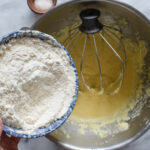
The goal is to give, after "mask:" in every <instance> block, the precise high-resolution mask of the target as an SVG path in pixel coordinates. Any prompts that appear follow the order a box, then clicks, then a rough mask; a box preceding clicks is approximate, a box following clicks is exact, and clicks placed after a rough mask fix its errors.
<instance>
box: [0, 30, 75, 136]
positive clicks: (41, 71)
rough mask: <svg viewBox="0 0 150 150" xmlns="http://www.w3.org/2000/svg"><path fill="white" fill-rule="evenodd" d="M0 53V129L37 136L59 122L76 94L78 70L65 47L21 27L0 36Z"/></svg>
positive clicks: (71, 106) (64, 117)
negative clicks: (0, 123) (18, 29)
mask: <svg viewBox="0 0 150 150" xmlns="http://www.w3.org/2000/svg"><path fill="white" fill-rule="evenodd" d="M16 41H17V42H16ZM15 43H17V44H16V45H17V46H16V45H15ZM26 43H27V44H26ZM20 45H21V46H20ZM30 45H31V47H30ZM33 45H34V46H33ZM45 45H47V47H46V46H45ZM49 45H51V47H52V49H49ZM51 47H50V48H51ZM26 51H27V52H26ZM53 53H54V54H53ZM57 55H58V56H57ZM59 55H60V56H59ZM0 57H1V58H0V78H1V79H0V84H1V89H0V94H1V95H2V98H1V101H5V100H6V102H5V105H4V104H3V102H0V117H1V118H2V120H3V122H4V126H3V130H4V131H5V132H6V133H7V134H8V135H12V136H16V137H20V138H37V137H41V136H44V135H46V134H48V133H50V132H52V131H54V130H56V129H57V128H58V127H60V126H61V125H62V124H63V123H64V122H65V120H66V119H67V118H68V117H69V115H70V114H71V112H72V110H73V108H74V105H75V103H76V99H77V95H78V75H77V70H76V67H75V65H74V62H73V60H72V58H71V56H70V54H69V53H68V52H67V50H66V49H65V48H64V47H63V46H62V45H61V44H60V43H59V42H58V41H56V40H55V39H54V38H53V37H52V36H50V35H47V34H45V33H42V32H39V31H34V30H22V31H16V32H12V33H10V34H8V35H7V36H4V37H2V38H1V40H0ZM61 61H62V64H61ZM57 68H58V70H57ZM2 69H3V71H2ZM15 69H16V70H15ZM70 69H71V71H70ZM64 70H65V72H64ZM63 73H64V74H63ZM4 75H5V76H4ZM56 77H57V78H56ZM4 81H5V83H3V82H4ZM5 84H6V85H5ZM66 95H69V96H66ZM18 99H19V100H18ZM69 99H70V100H69ZM51 106H52V107H51ZM3 107H4V108H3ZM57 109H58V110H57ZM5 110H6V111H5ZM35 111H36V112H35ZM54 112H55V113H54ZM33 116H34V117H33ZM49 118H50V119H49ZM38 119H39V120H38ZM42 123H43V124H42ZM32 127H33V128H32Z"/></svg>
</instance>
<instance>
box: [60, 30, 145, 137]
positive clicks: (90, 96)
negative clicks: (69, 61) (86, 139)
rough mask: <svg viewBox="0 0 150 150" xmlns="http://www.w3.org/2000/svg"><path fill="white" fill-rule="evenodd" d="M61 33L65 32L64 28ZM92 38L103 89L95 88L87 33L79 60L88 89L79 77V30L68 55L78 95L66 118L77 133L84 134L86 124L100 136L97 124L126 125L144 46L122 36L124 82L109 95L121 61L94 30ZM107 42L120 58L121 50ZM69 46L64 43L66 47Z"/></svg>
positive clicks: (94, 61) (93, 57)
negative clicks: (76, 79)
mask: <svg viewBox="0 0 150 150" xmlns="http://www.w3.org/2000/svg"><path fill="white" fill-rule="evenodd" d="M66 30H67V29H66ZM64 31H65V30H64ZM65 33H67V32H66V31H65ZM117 34H118V33H117ZM118 35H119V34H118ZM59 38H60V39H59ZM59 38H57V39H58V40H59V41H60V42H62V41H63V40H62V37H59ZM95 38H96V43H97V48H98V53H99V58H100V62H101V69H102V75H103V82H104V83H103V84H104V93H103V94H100V92H99V91H100V84H101V83H100V79H99V70H98V63H97V59H96V54H95V49H94V43H93V39H92V35H91V36H89V37H88V40H87V45H86V50H85V57H84V61H83V74H84V77H85V81H86V82H87V83H88V85H89V86H90V87H91V90H88V89H87V88H86V87H85V85H84V83H83V81H82V78H81V74H80V61H81V56H82V49H83V44H84V39H85V35H84V34H83V35H82V36H81V39H80V40H79V42H78V43H77V45H76V46H75V47H74V48H73V50H72V51H71V56H72V58H73V60H74V62H75V65H76V68H77V71H78V74H79V95H78V99H77V103H76V105H75V108H74V110H73V112H72V114H71V117H70V119H69V121H71V122H72V123H76V124H78V125H79V130H78V131H79V132H80V133H81V134H84V128H89V130H90V129H91V130H92V131H93V132H95V133H97V134H99V135H100V136H102V135H103V133H104V131H102V130H100V127H101V125H102V126H104V125H105V124H109V123H113V122H117V123H118V126H117V127H118V129H120V130H125V129H127V128H128V124H127V123H126V122H125V121H126V120H128V119H129V117H128V111H129V110H131V109H133V107H134V106H135V104H136V103H137V101H138V100H137V96H138V95H140V89H141V86H142V79H140V77H139V74H140V72H142V66H143V64H144V56H145V54H146V48H145V45H144V42H139V43H133V42H131V41H130V40H128V39H124V40H123V45H124V48H125V51H126V68H125V75H124V82H123V85H122V87H121V89H120V91H119V92H117V93H116V94H114V95H109V94H108V93H109V92H112V91H114V90H115V89H116V88H117V86H119V82H118V84H116V85H113V86H112V87H110V84H111V83H113V82H114V81H115V80H116V79H117V78H118V77H119V75H120V73H121V67H122V66H121V65H122V64H121V62H120V60H119V59H118V58H117V57H116V56H115V54H114V53H113V52H112V51H111V49H110V48H109V47H108V46H107V44H105V42H104V41H103V40H102V39H101V38H100V37H99V35H98V34H96V35H95ZM63 39H64V38H63ZM116 40H117V39H116ZM109 42H110V43H111V45H112V46H113V47H114V48H115V49H116V50H117V52H118V53H119V55H120V56H121V57H122V59H123V53H122V51H121V50H120V48H118V47H117V46H116V45H115V44H114V43H112V42H111V40H109ZM63 44H65V43H63ZM72 44H73V43H72ZM72 44H71V45H72ZM70 47H71V46H70ZM70 47H68V50H69V48H70ZM137 93H138V94H137ZM95 122H96V123H95ZM100 123H101V125H100Z"/></svg>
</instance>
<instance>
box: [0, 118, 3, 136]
mask: <svg viewBox="0 0 150 150" xmlns="http://www.w3.org/2000/svg"><path fill="white" fill-rule="evenodd" d="M2 131H3V121H2V120H1V119H0V136H1V135H2Z"/></svg>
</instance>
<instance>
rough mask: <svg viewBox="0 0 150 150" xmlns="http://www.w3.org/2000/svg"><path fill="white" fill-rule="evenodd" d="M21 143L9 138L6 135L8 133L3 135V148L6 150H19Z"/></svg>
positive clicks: (17, 139)
mask: <svg viewBox="0 0 150 150" xmlns="http://www.w3.org/2000/svg"><path fill="white" fill-rule="evenodd" d="M19 141H20V139H19V138H16V137H9V136H7V135H6V133H4V132H3V133H2V140H1V146H2V147H3V148H4V150H5V149H6V150H17V145H18V143H19Z"/></svg>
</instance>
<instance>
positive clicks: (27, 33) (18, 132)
mask: <svg viewBox="0 0 150 150" xmlns="http://www.w3.org/2000/svg"><path fill="white" fill-rule="evenodd" d="M23 37H29V38H30V37H31V38H38V39H41V40H44V41H46V40H50V41H51V42H53V43H54V44H56V45H58V46H59V47H60V48H62V50H64V51H65V52H66V54H67V56H68V58H69V61H70V65H71V66H72V68H73V70H74V73H75V84H76V87H75V92H74V95H73V100H72V102H71V104H70V106H69V108H68V110H67V112H66V113H65V114H64V115H63V116H62V117H61V118H59V119H57V120H55V121H54V122H53V123H50V124H49V125H47V126H46V127H42V128H38V129H35V130H23V129H17V128H13V127H10V126H7V125H5V124H4V125H3V130H4V131H5V132H6V134H8V135H11V136H15V137H19V138H38V137H41V136H44V135H46V134H48V133H50V132H52V131H54V130H56V129H57V128H58V127H60V126H61V125H62V124H63V123H64V122H65V121H66V119H67V118H68V117H69V116H70V114H71V112H72V110H73V108H74V106H75V103H76V100H77V96H78V89H79V81H78V73H77V70H76V67H75V64H74V62H73V59H72V57H71V55H70V54H69V52H68V51H67V50H66V49H65V48H64V46H62V45H61V44H60V43H59V42H58V41H57V40H55V39H54V38H53V37H52V36H51V35H48V34H46V33H43V32H40V31H36V30H18V31H14V32H11V33H9V34H7V35H5V36H3V37H2V38H0V45H2V44H5V43H8V42H9V40H11V39H18V38H23ZM28 131H29V132H30V131H32V133H31V134H28ZM25 132H26V133H25Z"/></svg>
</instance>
